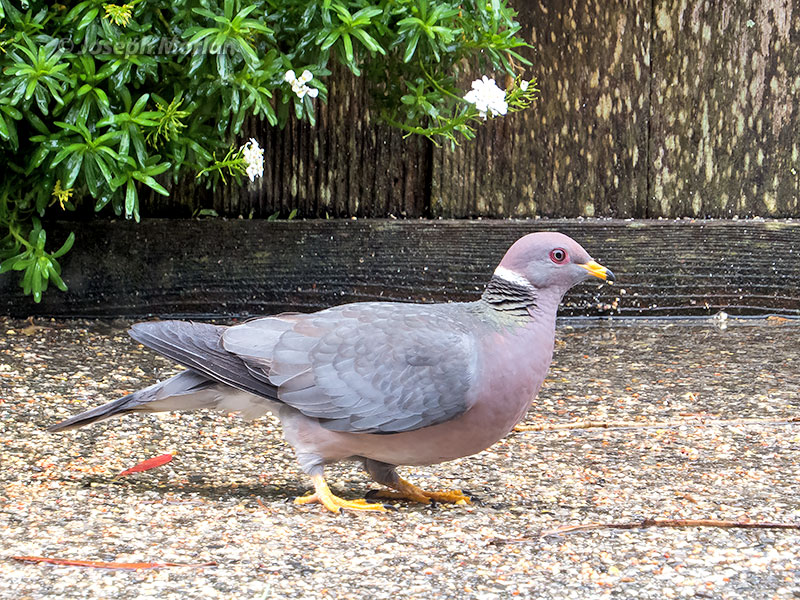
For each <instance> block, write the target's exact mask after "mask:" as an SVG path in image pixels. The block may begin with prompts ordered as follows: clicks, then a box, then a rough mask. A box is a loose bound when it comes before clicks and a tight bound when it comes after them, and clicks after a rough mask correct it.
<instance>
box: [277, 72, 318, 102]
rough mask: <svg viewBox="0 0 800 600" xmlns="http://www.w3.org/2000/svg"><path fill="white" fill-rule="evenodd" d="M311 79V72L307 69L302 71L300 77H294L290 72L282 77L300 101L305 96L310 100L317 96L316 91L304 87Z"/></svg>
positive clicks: (312, 76)
mask: <svg viewBox="0 0 800 600" xmlns="http://www.w3.org/2000/svg"><path fill="white" fill-rule="evenodd" d="M312 79H314V75H312V74H311V71H309V70H308V69H306V70H305V71H303V72H302V73H301V74H300V77H298V76H297V75H295V74H294V71H292V70H289V71H286V75H284V76H283V80H284V81H286V82H287V83H290V84H291V85H292V91H293V92H294V93H295V94H297V97H298V98H300V99H302V98H303V96H306V95H308V96H309V97H311V98H316V97H317V95H318V94H319V90H318V89H316V88H312V87H309V86H307V85H306V84H307V83H308V82H309V81H311V80H312Z"/></svg>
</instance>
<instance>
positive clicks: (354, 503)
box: [294, 475, 386, 513]
mask: <svg viewBox="0 0 800 600" xmlns="http://www.w3.org/2000/svg"><path fill="white" fill-rule="evenodd" d="M311 481H312V483H313V484H314V493H313V494H309V495H308V496H301V497H300V498H295V501H294V503H295V504H310V503H312V502H318V503H320V504H322V505H323V506H324V507H325V508H327V509H328V510H329V511H331V512H334V513H338V512H339V510H340V509H342V508H348V509H350V510H377V511H380V512H386V507H385V506H383V504H375V503H371V502H367V501H366V500H345V499H344V498H339V497H338V496H335V495H334V494H333V492H332V491H331V489H330V488H329V487H328V484H327V483H325V478H324V477H323V476H322V475H314V476H312V477H311Z"/></svg>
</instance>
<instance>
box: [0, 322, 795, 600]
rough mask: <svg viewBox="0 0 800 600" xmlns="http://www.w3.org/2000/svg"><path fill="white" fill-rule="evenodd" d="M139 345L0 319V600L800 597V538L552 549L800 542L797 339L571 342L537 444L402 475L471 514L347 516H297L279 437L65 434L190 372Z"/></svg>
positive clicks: (176, 417) (205, 427)
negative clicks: (86, 418)
mask: <svg viewBox="0 0 800 600" xmlns="http://www.w3.org/2000/svg"><path fill="white" fill-rule="evenodd" d="M126 325H127V323H124V322H111V323H108V322H97V321H93V322H84V321H44V320H43V321H37V322H36V323H34V324H31V323H29V322H25V321H15V320H9V319H1V318H0V598H14V599H24V598H30V599H34V598H36V599H38V598H115V599H116V598H118V599H133V598H159V599H194V598H198V599H199V598H204V599H213V598H253V599H260V598H281V597H292V598H309V599H316V598H336V599H342V598H456V597H458V598H478V599H492V598H509V597H515V596H519V597H528V598H559V599H561V598H606V597H610V598H659V599H660V598H798V597H800V581H799V579H800V574H798V568H800V530H798V529H796V528H795V529H777V528H768V529H753V528H739V527H734V528H720V527H716V526H704V527H682V528H672V527H670V528H666V527H640V528H633V529H612V528H607V527H599V528H596V529H588V530H577V531H572V532H569V531H565V530H563V529H562V530H561V531H554V530H557V529H558V528H564V527H567V526H572V525H581V524H600V525H608V524H625V523H635V522H639V521H641V520H642V519H708V520H717V521H735V522H737V523H742V524H745V523H754V522H769V523H775V524H782V525H800V458H799V457H800V453H798V450H800V422H798V421H797V417H798V415H800V411H799V410H798V409H799V408H800V324H799V323H798V322H797V321H791V320H785V319H780V318H775V317H773V318H770V319H763V320H758V321H746V322H739V321H734V320H732V319H729V320H727V321H720V320H717V321H704V322H635V323H633V324H631V323H629V322H619V321H610V322H591V323H585V322H566V323H562V324H561V325H560V326H559V330H558V336H557V344H556V355H555V359H554V362H553V366H552V368H551V370H550V374H549V377H548V379H547V381H546V383H545V386H544V388H543V389H542V392H541V393H540V395H539V398H538V399H537V400H536V401H535V402H534V405H533V406H532V408H531V410H530V412H529V413H528V415H527V417H526V419H525V421H524V423H523V425H525V426H527V427H528V429H529V430H528V431H518V432H514V433H512V434H510V435H509V436H508V437H507V438H506V439H504V440H502V441H501V442H499V443H497V444H496V445H494V446H493V447H491V448H489V449H488V450H486V451H484V452H482V453H480V454H478V455H476V456H473V457H469V458H465V459H461V460H458V461H454V462H451V463H446V464H442V465H436V466H431V467H426V468H414V469H402V470H401V471H402V472H403V474H404V476H406V477H407V478H408V479H410V480H411V481H413V482H414V483H417V484H418V485H420V486H422V487H425V488H427V489H451V488H461V489H464V490H467V491H469V492H470V493H472V494H474V496H475V497H476V501H475V503H474V504H472V505H470V506H448V505H435V506H421V505H411V504H406V503H398V504H397V505H396V507H397V510H396V511H392V512H389V513H352V512H344V511H343V512H342V513H341V514H339V515H333V514H329V513H327V512H325V511H324V510H323V509H322V508H321V507H320V506H319V505H307V506H297V505H295V504H293V503H292V500H293V498H295V497H297V496H298V495H302V494H304V493H306V492H307V491H308V489H309V482H308V481H307V480H306V479H305V478H304V476H303V474H302V473H301V472H300V470H299V469H298V467H297V466H296V464H295V462H294V458H293V455H292V452H291V449H290V448H289V447H288V446H287V445H286V444H285V443H284V442H283V441H282V439H281V436H280V428H279V425H278V423H277V421H275V420H274V419H272V418H262V419H259V420H256V421H254V422H246V421H243V420H241V419H239V418H238V417H235V416H231V415H223V414H216V413H210V412H198V413H183V414H165V415H133V416H126V417H123V418H121V419H115V420H112V421H109V422H105V423H99V424H96V425H93V426H91V427H88V428H85V429H81V430H77V431H73V432H67V433H63V434H49V433H47V432H46V431H45V428H46V427H47V426H48V425H50V424H52V423H54V422H56V421H58V420H61V419H63V418H65V417H67V416H70V415H72V414H75V413H77V412H79V411H81V410H83V409H85V408H87V407H90V406H95V405H98V404H101V403H103V402H106V401H108V400H110V399H113V398H116V397H118V396H120V395H124V394H125V393H127V392H130V391H132V390H134V389H137V388H139V387H142V386H145V385H148V384H150V383H152V382H154V381H155V380H156V379H160V378H164V377H167V376H170V375H172V374H173V373H175V372H177V370H178V367H176V366H175V365H173V364H172V363H170V362H169V361H167V360H165V359H162V358H160V357H158V356H156V355H155V354H153V353H152V352H150V351H148V350H146V349H144V348H142V347H141V346H138V345H137V344H136V343H134V342H133V341H132V340H130V339H129V338H128V337H127V335H126V333H125V327H126ZM537 429H538V430H537ZM165 453H171V454H175V459H174V460H173V461H172V462H170V463H169V464H167V465H164V466H161V467H158V468H155V469H152V470H148V471H145V472H140V473H135V474H132V475H129V476H126V477H120V478H117V477H115V476H116V475H117V474H118V473H120V472H121V471H123V470H124V469H126V468H129V467H131V466H133V465H135V464H137V463H139V462H140V461H142V460H145V459H147V458H150V457H153V456H157V455H161V454H165ZM328 479H329V483H330V484H331V487H332V488H333V489H334V491H336V492H338V493H339V494H341V495H343V496H345V497H349V498H357V497H362V496H363V495H364V494H365V493H366V491H367V490H369V489H371V488H374V487H376V486H375V484H372V483H370V482H369V479H368V478H367V477H366V475H365V474H363V473H362V472H361V469H360V467H359V465H357V464H346V465H338V466H335V467H331V468H329V469H328ZM14 556H38V557H49V558H57V559H73V560H88V561H106V562H122V563H142V562H144V563H150V562H156V563H158V562H173V563H181V564H188V565H198V564H199V563H215V565H214V566H205V567H203V566H178V567H164V568H151V569H138V570H120V569H100V568H88V567H77V566H62V565H53V564H41V563H39V564H36V563H29V562H23V561H19V560H17V559H14V558H12V557H14Z"/></svg>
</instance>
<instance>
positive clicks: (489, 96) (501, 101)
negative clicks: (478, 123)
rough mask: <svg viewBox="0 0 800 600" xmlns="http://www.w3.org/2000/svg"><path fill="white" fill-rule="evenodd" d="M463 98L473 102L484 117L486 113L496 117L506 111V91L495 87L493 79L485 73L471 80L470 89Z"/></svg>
mask: <svg viewBox="0 0 800 600" xmlns="http://www.w3.org/2000/svg"><path fill="white" fill-rule="evenodd" d="M464 100H466V101H467V102H469V103H470V104H474V105H475V108H477V109H478V112H479V113H480V115H481V116H482V117H483V118H484V119H485V118H486V114H487V113H491V116H493V117H496V116H497V115H505V114H506V113H507V112H508V102H506V93H505V92H504V91H503V90H501V89H500V88H499V87H497V84H496V83H495V82H494V79H489V78H488V77H486V75H484V76H483V77H482V78H481V79H476V80H475V81H473V82H472V89H471V90H470V91H469V92H467V94H466V95H465V96H464Z"/></svg>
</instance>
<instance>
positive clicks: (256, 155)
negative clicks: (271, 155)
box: [240, 138, 264, 181]
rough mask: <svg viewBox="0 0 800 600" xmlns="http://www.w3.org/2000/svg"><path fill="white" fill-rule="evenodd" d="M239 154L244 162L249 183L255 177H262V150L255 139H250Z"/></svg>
mask: <svg viewBox="0 0 800 600" xmlns="http://www.w3.org/2000/svg"><path fill="white" fill-rule="evenodd" d="M240 152H241V153H242V158H243V159H244V162H245V172H246V173H247V176H248V177H249V178H250V181H255V179H256V177H263V176H264V149H263V148H262V147H261V146H259V145H258V142H257V141H256V140H255V138H250V141H249V142H247V143H246V144H245V145H244V146H242V147H241V148H240Z"/></svg>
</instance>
